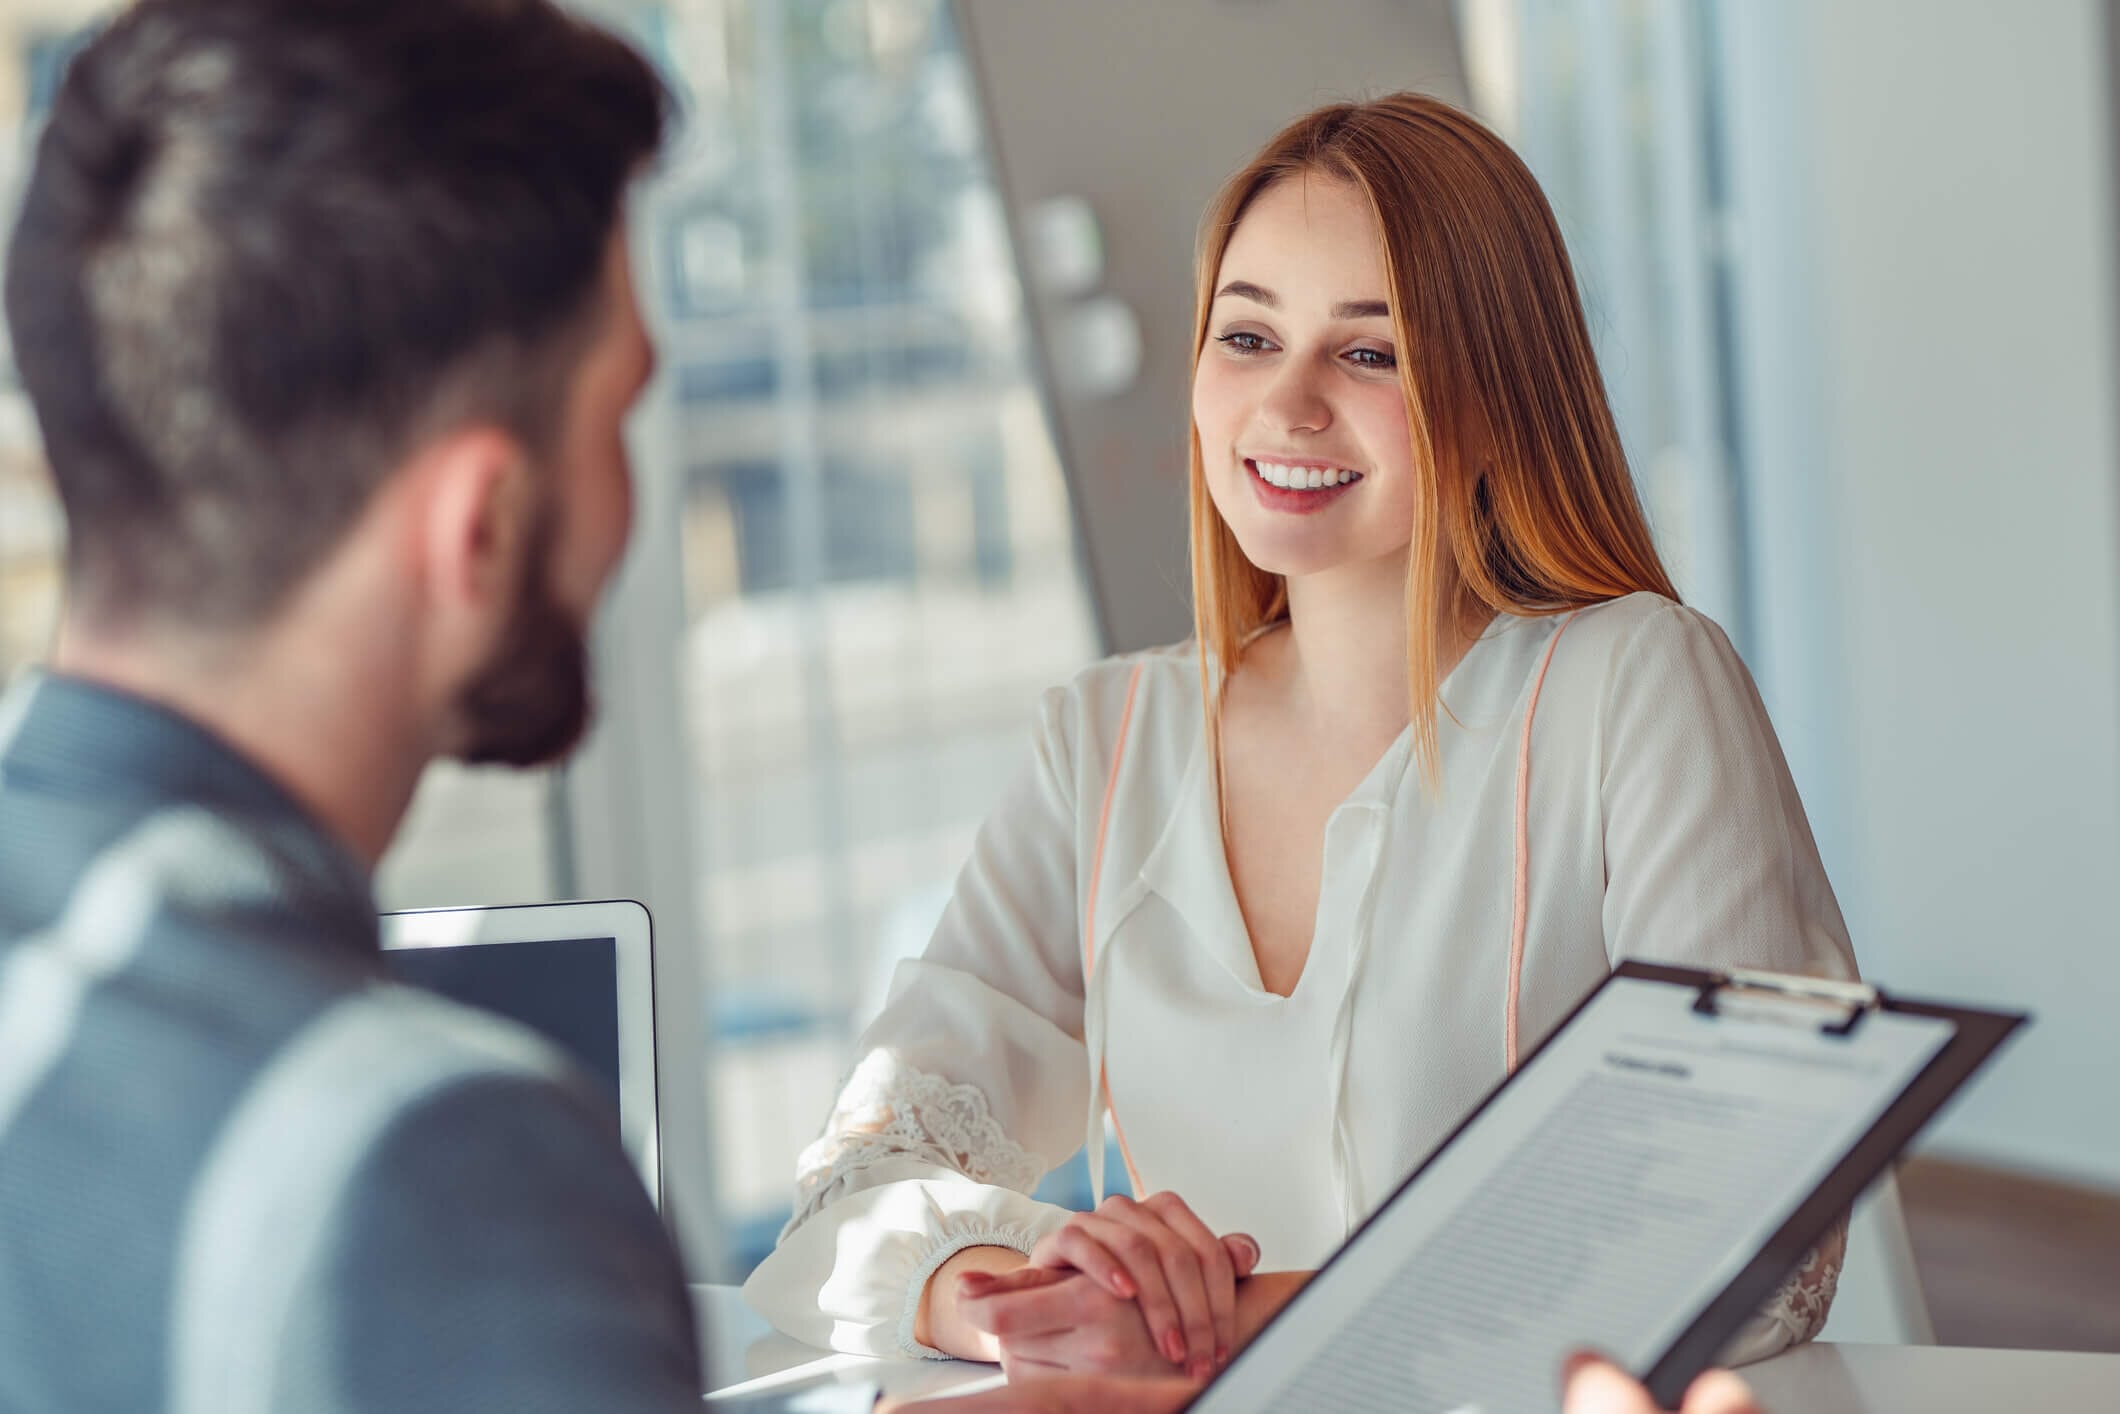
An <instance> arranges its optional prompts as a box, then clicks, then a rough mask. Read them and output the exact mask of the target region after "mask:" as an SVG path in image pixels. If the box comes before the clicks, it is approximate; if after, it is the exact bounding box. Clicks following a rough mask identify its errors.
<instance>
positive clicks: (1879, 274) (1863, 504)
mask: <svg viewBox="0 0 2120 1414" xmlns="http://www.w3.org/2000/svg"><path fill="white" fill-rule="evenodd" d="M1750 8H1751V7H1750V6H1748V5H1743V4H1739V5H1733V6H1730V7H1729V9H1730V10H1732V11H1745V10H1749V9H1750ZM1786 13H1787V14H1789V15H1790V16H1791V20H1790V24H1789V28H1788V30H1787V31H1786V32H1785V33H1784V34H1782V35H1781V36H1780V38H1781V39H1783V40H1785V41H1786V49H1785V54H1784V55H1783V57H1784V58H1786V59H1787V60H1788V61H1789V63H1790V68H1789V69H1788V70H1787V71H1786V72H1783V73H1782V74H1780V75H1779V78H1778V80H1761V81H1760V82H1759V83H1757V84H1755V85H1754V86H1753V90H1752V91H1753V93H1754V95H1755V97H1756V96H1758V94H1759V93H1761V92H1765V93H1767V94H1768V96H1770V97H1778V98H1780V99H1782V100H1785V102H1786V103H1787V105H1789V106H1787V107H1784V108H1783V109H1782V110H1781V112H1780V113H1779V114H1778V115H1777V114H1773V113H1772V112H1771V107H1772V105H1771V104H1754V105H1753V110H1754V112H1753V116H1754V128H1753V131H1752V135H1751V138H1750V139H1749V141H1750V142H1751V143H1752V146H1753V147H1754V148H1755V149H1760V148H1761V147H1762V145H1763V144H1764V145H1765V146H1766V147H1767V148H1768V149H1771V146H1772V144H1774V143H1776V142H1778V143H1780V144H1781V145H1782V148H1783V155H1782V158H1781V162H1782V166H1783V170H1785V171H1795V172H1798V173H1801V174H1802V175H1803V177H1804V189H1803V190H1802V192H1801V193H1800V200H1802V201H1803V202H1806V203H1808V206H1809V213H1808V215H1807V217H1806V220H1807V221H1808V222H1809V223H1810V225H1811V227H1812V231H1811V238H1810V242H1809V248H1808V249H1807V250H1806V251H1804V252H1803V254H1802V258H1801V259H1799V260H1797V261H1795V262H1793V263H1792V264H1791V265H1790V266H1789V269H1788V270H1787V271H1785V272H1784V274H1785V275H1789V274H1806V273H1807V274H1808V275H1809V277H1810V278H1811V284H1812V288H1810V289H1809V290H1808V291H1805V292H1803V293H1805V294H1807V295H1808V296H1809V310H1810V314H1809V320H1810V326H1809V327H1811V328H1813V329H1815V331H1816V333H1817V336H1818V339H1819V343H1818V347H1817V348H1816V350H1815V353H1816V367H1817V376H1816V379H1815V386H1816V389H1817V398H1816V405H1815V415H1816V416H1817V417H1818V418H1819V428H1820V435H1817V436H1815V437H1808V438H1806V437H1799V438H1798V439H1797V442H1798V444H1799V445H1801V444H1802V443H1803V442H1805V441H1806V440H1808V441H1809V443H1810V445H1812V446H1813V447H1815V448H1816V449H1817V451H1818V453H1819V455H1820V456H1821V457H1822V459H1823V464H1822V470H1823V473H1824V474H1823V475H1822V476H1821V475H1819V474H1818V472H1819V470H1820V469H1821V468H1819V467H1811V466H1791V465H1787V464H1781V465H1776V464H1773V463H1772V462H1769V463H1768V464H1766V465H1763V466H1758V467H1755V468H1753V475H1754V476H1755V477H1765V478H1770V479H1771V478H1774V477H1777V476H1781V477H1787V478H1791V479H1793V481H1794V482H1795V483H1796V484H1799V485H1803V486H1806V487H1808V488H1810V489H1809V490H1807V491H1806V492H1805V496H1804V500H1805V503H1806V505H1807V506H1808V518H1807V519H1806V518H1805V517H1804V516H1797V517H1794V518H1793V519H1792V518H1791V517H1788V516H1784V517H1782V518H1781V520H1780V522H1778V524H1779V526H1780V529H1779V531H1778V532H1777V535H1776V536H1770V537H1769V543H1767V544H1766V545H1765V546H1763V547H1762V548H1763V553H1762V557H1761V559H1760V561H1759V563H1758V565H1757V571H1758V573H1757V577H1756V580H1755V583H1756V584H1757V585H1759V586H1760V588H1761V589H1762V591H1763V592H1764V593H1765V594H1767V595H1768V596H1770V599H1778V600H1780V601H1781V602H1782V603H1783V604H1784V605H1785V606H1786V605H1795V606H1796V608H1795V609H1794V610H1793V611H1792V612H1791V613H1790V614H1789V615H1788V616H1787V617H1786V618H1785V622H1788V623H1792V624H1794V625H1796V627H1797V628H1798V629H1799V630H1800V629H1801V628H1802V626H1803V625H1804V623H1805V622H1806V612H1807V611H1806V610H1805V609H1804V608H1803V606H1804V605H1805V604H1806V603H1807V602H1812V601H1815V600H1816V599H1817V598H1818V596H1819V594H1820V592H1821V591H1820V588H1819V586H1820V585H1821V584H1822V585H1823V586H1824V587H1823V591H1822V592H1823V594H1824V595H1826V596H1828V598H1829V601H1833V602H1835V605H1836V607H1837V615H1836V616H1835V618H1834V620H1833V622H1831V623H1829V624H1826V625H1824V629H1823V632H1822V633H1821V635H1820V637H1821V639H1822V640H1823V641H1822V642H1820V643H1818V644H1815V645H1814V646H1813V648H1812V650H1811V651H1809V652H1808V653H1807V652H1806V650H1805V647H1804V643H1803V640H1802V639H1801V637H1800V636H1799V635H1798V634H1795V633H1791V634H1785V635H1783V637H1782V639H1781V640H1780V642H1779V643H1778V644H1777V643H1775V642H1772V641H1770V642H1769V643H1768V645H1767V647H1768V650H1769V651H1768V652H1767V654H1766V658H1767V661H1766V662H1764V663H1762V664H1761V665H1760V666H1761V667H1762V669H1763V672H1762V677H1763V679H1765V680H1766V686H1767V688H1768V692H1769V696H1770V701H1773V700H1774V699H1775V698H1776V697H1777V696H1778V697H1780V698H1782V699H1784V700H1785V701H1787V702H1788V703H1789V706H1790V710H1791V712H1792V713H1793V714H1795V715H1799V716H1805V717H1806V720H1807V721H1808V722H1809V724H1810V726H1811V727H1813V728H1816V729H1818V730H1820V731H1823V732H1826V733H1827V734H1828V735H1830V734H1831V733H1832V732H1837V733H1838V739H1837V740H1829V741H1825V742H1823V743H1813V744H1812V746H1813V747H1814V748H1815V749H1807V750H1806V751H1805V752H1804V753H1803V755H1804V757H1805V760H1804V761H1799V763H1798V765H1799V773H1800V775H1801V774H1802V773H1804V772H1805V771H1806V770H1808V772H1809V773H1810V774H1811V776H1812V779H1808V780H1802V781H1801V784H1802V785H1803V786H1804V788H1805V794H1806V797H1807V798H1808V799H1811V800H1813V801H1814V802H1816V803H1817V804H1818V805H1820V806H1821V807H1822V808H1823V809H1824V810H1825V811H1826V812H1828V813H1829V814H1831V815H1837V816H1838V817H1839V821H1840V823H1841V824H1842V825H1844V826H1845V828H1844V829H1840V830H1836V831H1834V832H1832V833H1833V834H1834V836H1835V837H1836V838H1837V839H1838V840H1839V841H1840V843H1839V845H1838V846H1837V848H1836V849H1835V851H1834V853H1835V856H1836V857H1832V858H1829V860H1828V864H1829V867H1830V868H1831V869H1832V872H1833V875H1834V878H1835V880H1836V883H1837V884H1838V885H1839V886H1840V888H1841V892H1842V897H1843V901H1844V903H1846V904H1847V906H1848V909H1849V923H1850V926H1851V928H1852V929H1853V931H1854V934H1855V938H1856V944H1857V949H1858V951H1859V953H1860V955H1861V957H1862V960H1863V963H1864V965H1865V969H1866V970H1867V971H1868V972H1870V973H1871V974H1872V975H1873V976H1874V977H1876V978H1877V979H1879V980H1881V981H1883V982H1884V983H1886V984H1887V985H1895V984H1896V985H1897V986H1899V987H1901V988H1903V989H1906V990H1921V989H1932V990H1934V991H1935V992H1937V993H1941V994H1944V995H1947V996H1952V997H1961V998H1965V999H1968V1000H1974V1001H1987V1002H1994V1003H1999V1004H2006V1005H2010V1006H2017V1007H2023V1008H2027V1009H2029V1010H2031V1011H2032V1012H2034V1013H2036V1021H2035V1024H2034V1025H2033V1027H2032V1028H2031V1029H2030V1031H2029V1032H2028V1033H2026V1034H2025V1035H2024V1036H2023V1037H2022V1038H2021V1039H2020V1040H2019V1041H2018V1042H2017V1043H2016V1044H2015V1045H2014V1046H2013V1047H2012V1048H2011V1049H2010V1050H2008V1051H2006V1052H2005V1053H2004V1055H2003V1057H2002V1058H2001V1060H2000V1061H1999V1062H1998V1063H1997V1064H1996V1065H1995V1066H1994V1067H1993V1068H1992V1069H1991V1070H1990V1071H1989V1072H1988V1073H1987V1075H1986V1076H1985V1077H1984V1078H1982V1079H1981V1080H1979V1081H1978V1082H1977V1084H1976V1088H1975V1089H1974V1091H1973V1092H1972V1093H1971V1094H1970V1095H1969V1096H1968V1097H1966V1099H1965V1100H1964V1102H1963V1103H1962V1104H1961V1105H1960V1106H1959V1107H1958V1108H1957V1109H1955V1110H1954V1111H1953V1112H1952V1113H1951V1114H1950V1115H1949V1116H1948V1117H1947V1119H1946V1120H1945V1122H1944V1124H1943V1125H1942V1127H1941V1130H1940V1132H1938V1133H1937V1134H1936V1136H1935V1138H1934V1139H1933V1141H1932V1143H1933V1146H1934V1147H1937V1148H1943V1149H1951V1150H1956V1151H1960V1152H1967V1153H1971V1154H1974V1155H1978V1156H1983V1157H1990V1158H1995V1159H2001V1160H2005V1161H2010V1162H2015V1163H2020V1164H2025V1165H2029V1166H2033V1167H2038V1168H2044V1169H2048V1170H2051V1171H2055V1172H2058V1173H2061V1174H2064V1175H2072V1176H2076V1177H2080V1178H2086V1179H2091V1180H2095V1181H2102V1182H2105V1183H2108V1184H2113V1185H2120V887H2116V886H2120V481H2116V467H2120V431H2116V425H2115V412H2114V400H2115V396H2116V393H2120V360H2116V352H2115V315H2116V311H2120V296H2116V290H2115V284H2114V276H2115V271H2116V268H2120V267H2116V261H2120V246H2116V244H2115V231H2114V224H2115V223H2114V219H2113V209H2112V208H2113V191H2112V186H2113V160H2114V156H2113V144H2112V116H2113V110H2112V107H2111V101H2110V87H2111V82H2112V80H2111V75H2110V73H2109V72H2108V64H2107V46H2106V31H2105V22H2104V15H2103V12H2102V8H2101V7H2100V6H2098V5H2096V4H2093V3H2090V2H2089V0H2041V2H2040V3H2037V4H2014V5H1996V4H1993V3H1991V0H1937V2H1935V3H1926V4H1923V5H1921V6H1919V7H1914V6H1908V5H1906V4H1905V3H1903V0H1802V3H1801V4H1800V5H1799V6H1797V7H1793V8H1792V9H1791V10H1790V11H1788V12H1786ZM1773 37H1774V36H1768V38H1770V39H1771V38H1773ZM1771 50H1772V46H1771V45H1768V46H1764V47H1755V49H1754V51H1753V54H1752V58H1751V59H1750V60H1744V59H1740V60H1739V63H1740V67H1742V66H1743V65H1744V64H1747V63H1750V64H1754V65H1768V66H1771V65H1772V64H1774V63H1776V62H1778V61H1777V60H1776V59H1775V57H1774V55H1773V54H1772V52H1771ZM1753 77H1754V78H1758V77H1759V76H1758V75H1754V76H1753ZM1734 83H1735V86H1736V87H1739V88H1743V87H1744V86H1745V84H1746V76H1745V74H1744V73H1742V72H1739V73H1738V74H1737V75H1736V76H1735V80H1734ZM1764 122H1772V123H1774V124H1776V125H1777V126H1776V129H1775V130H1772V131H1770V130H1767V129H1765V128H1764V127H1762V126H1761V124H1762V123H1764ZM1770 165H1771V164H1770ZM1755 214H1758V213H1755ZM1761 221H1762V225H1761V229H1760V230H1758V231H1756V232H1755V231H1753V230H1749V229H1748V230H1747V231H1746V232H1745V235H1744V238H1745V239H1746V240H1748V241H1752V240H1755V239H1757V238H1759V237H1762V236H1764V235H1766V234H1768V233H1769V231H1770V228H1771V226H1772V220H1771V213H1764V214H1762V215H1761ZM1808 352H1809V351H1807V350H1802V349H1789V348H1783V349H1782V350H1780V352H1779V355H1778V357H1779V360H1780V361H1781V362H1782V363H1784V364H1789V363H1793V362H1794V361H1795V360H1798V359H1801V358H1803V357H1805V356H1807V354H1808ZM1774 358H1775V355H1774V353H1773V351H1771V350H1770V351H1769V361H1770V362H1772V361H1773V360H1774ZM1771 415H1780V416H1787V417H1798V418H1800V417H1804V416H1806V415H1809V414H1807V413H1806V410H1805V406H1804V402H1803V400H1802V399H1797V400H1795V401H1793V402H1792V403H1791V404H1789V405H1787V406H1785V407H1783V408H1781V409H1778V410H1776V411H1775V412H1774V413H1773V414H1771ZM1765 495H1766V497H1767V500H1768V502H1769V503H1770V504H1771V503H1772V502H1773V501H1774V498H1775V495H1776V492H1775V489H1774V487H1773V486H1772V485H1769V486H1768V487H1767V488H1766V490H1765ZM1785 499H1786V498H1785ZM1770 519H1772V517H1770ZM1806 531H1807V532H1809V534H1810V536H1811V539H1810V540H1809V541H1808V542H1807V541H1806V539H1805V535H1804V533H1803V532H1806ZM1836 639H1837V642H1836V641H1834V640H1836ZM1774 705H1775V707H1776V710H1777V713H1779V712H1780V711H1781V708H1782V703H1781V702H1774ZM1820 707H1824V708H1826V709H1837V710H1828V711H1818V710H1816V709H1818V708H1820ZM1827 717H1830V718H1831V719H1832V722H1833V724H1834V725H1833V726H1832V727H1831V729H1830V730H1828V729H1827V728H1826V727H1824V726H1823V725H1821V724H1822V723H1823V721H1824V719H1826V718H1827ZM1797 755H1798V753H1797V752H1795V751H1792V757H1795V756H1797ZM1828 773H1830V775H1828Z"/></svg>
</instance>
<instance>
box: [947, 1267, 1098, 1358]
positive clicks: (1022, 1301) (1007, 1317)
mask: <svg viewBox="0 0 2120 1414" xmlns="http://www.w3.org/2000/svg"><path fill="white" fill-rule="evenodd" d="M1011 1275H1013V1274H1011ZM1094 1294H1095V1289H1094V1288H1086V1287H1085V1284H1084V1283H1082V1282H1079V1281H1073V1280H1069V1279H1067V1277H1065V1276H1064V1277H1063V1279H1062V1280H1059V1281H1054V1282H1049V1283H1045V1284H1041V1285H1038V1286H1033V1287H1031V1288H1030V1289H1028V1290H1010V1291H991V1292H986V1293H981V1294H978V1295H974V1294H972V1293H971V1292H966V1293H965V1297H964V1300H963V1302H962V1303H961V1304H960V1306H959V1308H958V1309H959V1311H960V1312H961V1314H962V1315H963V1316H964V1319H965V1320H966V1321H967V1322H969V1323H970V1324H971V1325H972V1326H974V1327H976V1328H977V1329H979V1330H983V1331H985V1332H986V1333H987V1334H988V1335H991V1336H995V1337H997V1338H998V1339H1000V1340H1002V1341H1015V1342H1021V1341H1024V1340H1026V1339H1029V1338H1032V1337H1036V1336H1042V1335H1051V1334H1054V1333H1056V1332H1068V1331H1074V1330H1076V1329H1078V1328H1080V1327H1082V1326H1085V1325H1088V1324H1091V1323H1092V1322H1093V1321H1094V1319H1095V1317H1096V1315H1097V1314H1098V1313H1097V1310H1096V1307H1095V1306H1094V1304H1093V1303H1092V1302H1091V1301H1090V1300H1088V1299H1086V1298H1088V1297H1090V1296H1093V1295H1094Z"/></svg>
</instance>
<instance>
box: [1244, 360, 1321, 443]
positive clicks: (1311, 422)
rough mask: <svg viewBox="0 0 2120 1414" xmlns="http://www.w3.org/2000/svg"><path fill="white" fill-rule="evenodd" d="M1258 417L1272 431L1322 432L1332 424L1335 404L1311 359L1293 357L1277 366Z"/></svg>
mask: <svg viewBox="0 0 2120 1414" xmlns="http://www.w3.org/2000/svg"><path fill="white" fill-rule="evenodd" d="M1259 421H1260V422H1261V424H1262V425H1263V426H1264V428H1265V430H1266V431H1268V432H1273V433H1297V432H1323V431H1324V430H1325V429H1326V428H1328V427H1330V426H1331V425H1332V404H1331V402H1330V401H1329V400H1328V399H1327V398H1326V397H1325V394H1324V390H1323V388H1321V387H1320V386H1319V378H1318V373H1317V370H1316V369H1314V368H1313V367H1311V365H1310V362H1309V360H1307V359H1300V358H1291V359H1288V360H1286V361H1284V362H1283V363H1282V365H1281V366H1280V367H1279V368H1278V369H1276V370H1274V378H1273V381H1272V382H1271V383H1270V384H1268V385H1267V388H1266V396H1265V397H1264V398H1263V399H1262V400H1261V401H1260V403H1259Z"/></svg>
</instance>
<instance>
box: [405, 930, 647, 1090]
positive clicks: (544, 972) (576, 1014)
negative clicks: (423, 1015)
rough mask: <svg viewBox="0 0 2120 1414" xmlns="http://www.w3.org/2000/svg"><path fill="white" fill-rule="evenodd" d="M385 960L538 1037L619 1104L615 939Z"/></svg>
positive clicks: (425, 952) (416, 953) (408, 953)
mask: <svg viewBox="0 0 2120 1414" xmlns="http://www.w3.org/2000/svg"><path fill="white" fill-rule="evenodd" d="M383 961H384V963H385V964H386V965H387V966H388V967H389V968H390V971H391V972H392V973H393V974H395V975H396V977H397V978H398V980H400V981H402V982H407V983H410V984H411V985H413V986H415V987H425V988H426V989H427V990H429V991H431V992H439V993H441V994H442V995H443V996H445V997H448V998H449V999H450V1000H451V1001H457V1002H462V1003H463V1004H464V1005H466V1006H474V1007H480V1008H483V1009H484V1010H486V1011H491V1012H498V1013H499V1014H500V1015H502V1016H505V1017H507V1018H509V1019H510V1020H512V1021H518V1022H521V1023H522V1024H523V1025H525V1026H528V1027H529V1028H531V1029H532V1030H533V1031H538V1032H542V1033H543V1034H544V1035H545V1036H547V1037H549V1038H550V1039H551V1040H552V1041H554V1042H555V1043H557V1044H558V1045H559V1046H560V1048H561V1049H563V1050H565V1051H567V1052H568V1053H569V1054H570V1055H572V1056H573V1057H574V1058H575V1060H576V1061H577V1062H579V1064H580V1065H581V1067H582V1069H583V1071H585V1072H586V1073H587V1074H588V1076H589V1078H590V1079H591V1080H593V1081H595V1082H596V1083H597V1084H598V1085H599V1086H601V1087H602V1088H603V1089H605V1090H606V1091H607V1092H608V1093H609V1094H610V1096H611V1103H612V1104H613V1105H616V1104H618V1103H619V1087H618V1074H619V1071H618V942H617V940H616V939H614V938H553V939H549V940H540V941H536V942H516V943H467V944H464V945H463V946H460V947H417V948H397V949H394V950H391V951H386V952H385V953H384V954H383Z"/></svg>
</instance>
